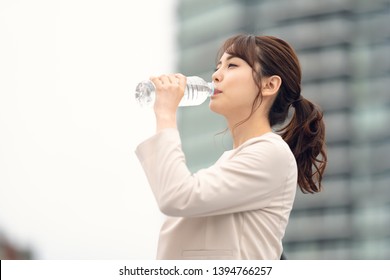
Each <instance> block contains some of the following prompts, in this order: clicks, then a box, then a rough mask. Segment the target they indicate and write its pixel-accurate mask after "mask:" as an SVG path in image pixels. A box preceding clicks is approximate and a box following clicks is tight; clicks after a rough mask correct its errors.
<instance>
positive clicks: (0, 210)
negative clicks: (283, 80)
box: [0, 0, 390, 259]
mask: <svg viewBox="0 0 390 280" xmlns="http://www.w3.org/2000/svg"><path fill="white" fill-rule="evenodd" d="M128 2H129V3H128ZM132 2H134V1H119V0H112V1H103V0H102V1H88V0H81V1H60V0H57V1H34V3H30V1H27V0H25V1H4V0H2V1H0V59H1V60H0V74H1V75H0V135H1V136H0V258H1V259H8V258H23V259H25V258H33V259H34V258H37V259H121V258H122V259H153V258H154V256H155V246H156V242H157V237H158V230H159V227H160V224H161V221H162V216H161V215H160V214H159V211H158V209H157V207H156V206H155V203H154V199H153V196H152V194H151V192H150V190H149V189H148V186H147V182H146V180H145V177H144V176H143V174H142V170H141V169H140V167H139V165H138V163H137V161H136V159H135V155H134V153H133V150H134V149H135V147H136V145H137V143H138V142H139V141H141V140H142V139H143V138H145V137H147V136H149V135H150V134H152V133H153V130H154V122H153V121H154V120H153V113H152V112H151V111H149V110H145V109H142V110H141V109H140V108H138V107H137V106H136V105H135V104H134V100H133V99H132V97H133V96H132V94H133V92H132V89H133V88H134V87H135V85H136V83H137V82H138V81H140V80H142V79H145V78H147V77H149V76H150V75H153V74H160V73H166V72H182V73H183V74H185V75H199V76H202V77H203V78H205V79H207V80H210V79H211V74H212V71H213V69H214V68H215V57H216V51H217V49H218V47H219V46H220V44H221V43H222V42H223V41H224V40H225V39H226V38H228V37H229V36H231V35H234V34H237V33H241V32H244V33H253V34H259V35H273V36H278V37H281V38H282V39H285V40H286V41H288V42H289V43H290V44H291V45H292V46H293V47H294V48H295V49H296V51H297V53H298V56H299V58H300V61H301V64H302V70H303V87H302V88H303V92H302V94H303V95H304V96H305V97H306V98H309V99H311V100H312V101H314V102H316V103H318V104H319V105H320V106H321V107H322V108H323V110H324V115H325V122H326V126H327V145H328V159H329V163H328V169H327V172H326V176H325V179H324V191H323V192H321V193H319V194H315V195H309V194H305V195H304V194H301V193H298V195H297V199H296V203H295V205H294V209H293V212H292V214H291V218H290V223H289V225H288V228H287V232H286V236H285V239H284V247H285V253H286V255H287V258H289V259H389V258H390V226H389V225H390V132H389V125H388V121H389V120H390V90H389V86H390V28H389V26H390V0H257V1H255V0H215V1H206V0H172V1H158V0H155V1H153V0H149V1H142V2H141V1H139V3H138V2H134V3H132ZM161 2H162V3H161ZM179 127H180V131H181V135H182V139H183V148H184V151H185V153H186V156H187V162H188V164H189V165H190V168H191V169H192V170H193V171H195V170H197V169H199V168H203V167H207V166H209V165H211V164H212V163H213V162H214V161H215V160H216V159H217V158H218V157H219V156H220V154H221V153H222V152H223V151H224V150H227V149H230V147H231V139H230V136H229V134H228V133H222V134H219V133H220V132H221V131H223V130H224V129H225V128H226V124H225V123H224V120H223V119H222V118H221V117H219V116H217V115H214V114H213V113H211V112H210V111H209V109H208V106H207V104H204V105H201V106H200V107H196V108H180V109H179Z"/></svg>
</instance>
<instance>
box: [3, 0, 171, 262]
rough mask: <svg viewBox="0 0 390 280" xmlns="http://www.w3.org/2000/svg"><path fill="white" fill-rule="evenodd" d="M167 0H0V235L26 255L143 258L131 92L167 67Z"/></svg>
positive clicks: (142, 203) (136, 111)
mask: <svg viewBox="0 0 390 280" xmlns="http://www.w3.org/2000/svg"><path fill="white" fill-rule="evenodd" d="M175 5H176V2H175V0H169V1H167V0H165V1H160V0H154V1H153V0H142V1H129V0H35V1H30V0H0V233H1V234H3V235H4V236H5V237H6V238H7V239H9V241H11V242H12V243H14V244H15V245H17V246H21V247H22V248H25V249H31V250H32V251H33V253H34V256H35V257H36V258H38V259H154V258H155V250H156V244H157V238H158V231H159V228H160V225H161V221H162V214H160V212H159V210H158V209H157V206H156V204H155V201H154V198H153V196H152V193H151V191H150V188H149V186H148V184H147V181H146V179H145V177H144V174H143V171H142V170H141V168H140V166H139V163H138V161H137V159H136V157H135V154H134V149H135V147H136V145H137V144H138V143H139V142H140V141H141V140H143V139H144V138H145V137H148V136H150V135H151V134H152V133H153V132H154V128H155V126H154V115H153V113H152V112H151V111H150V109H140V108H138V106H137V105H136V104H135V102H134V100H133V92H134V88H135V86H136V84H137V82H139V81H140V80H143V79H145V78H148V77H149V76H150V75H154V74H161V73H168V72H173V71H174V70H173V69H174V63H175V61H174V59H175V57H174V51H175V46H174V36H175V29H174V26H175V25H174V22H175V13H174V9H173V8H174V7H175Z"/></svg>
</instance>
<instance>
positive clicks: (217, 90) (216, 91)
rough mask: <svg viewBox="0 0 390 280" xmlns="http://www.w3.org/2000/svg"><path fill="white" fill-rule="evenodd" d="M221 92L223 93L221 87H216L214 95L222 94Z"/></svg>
mask: <svg viewBox="0 0 390 280" xmlns="http://www.w3.org/2000/svg"><path fill="white" fill-rule="evenodd" d="M220 93H222V91H220V90H219V89H217V88H216V89H214V95H217V94H220Z"/></svg>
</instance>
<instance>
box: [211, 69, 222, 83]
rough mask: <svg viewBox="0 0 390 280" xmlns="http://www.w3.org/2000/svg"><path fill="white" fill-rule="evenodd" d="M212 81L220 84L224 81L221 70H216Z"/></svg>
mask: <svg viewBox="0 0 390 280" xmlns="http://www.w3.org/2000/svg"><path fill="white" fill-rule="evenodd" d="M211 79H212V80H213V82H220V81H221V79H222V75H221V73H220V71H219V70H216V71H215V72H214V73H213V75H211Z"/></svg>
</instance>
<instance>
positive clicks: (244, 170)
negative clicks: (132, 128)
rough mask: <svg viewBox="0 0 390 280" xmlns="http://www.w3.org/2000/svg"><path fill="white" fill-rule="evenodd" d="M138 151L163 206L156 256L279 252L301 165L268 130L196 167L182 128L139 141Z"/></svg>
mask: <svg viewBox="0 0 390 280" xmlns="http://www.w3.org/2000/svg"><path fill="white" fill-rule="evenodd" d="M136 154H137V156H138V158H139V161H140V163H141V165H142V167H143V169H144V171H145V174H146V177H147V178H148V181H149V184H150V187H151V189H152V191H153V194H154V196H155V198H156V201H157V204H158V206H159V208H160V210H161V211H162V212H163V213H164V214H166V215H167V218H166V220H165V222H164V224H163V226H162V228H161V232H160V237H159V245H158V252H157V259H279V258H280V255H281V253H282V250H283V247H282V238H283V236H284V233H285V230H286V226H287V223H288V219H289V215H290V212H291V209H292V206H293V202H294V198H295V193H296V189H297V165H296V161H295V158H294V156H293V154H292V152H291V150H290V148H289V147H288V145H287V144H286V143H285V142H284V140H283V139H282V138H281V137H280V136H279V135H277V134H275V133H272V132H269V133H266V134H263V135H261V136H259V137H255V138H252V139H250V140H247V141H246V142H245V143H243V144H242V145H240V146H239V147H237V148H235V149H233V150H230V151H227V152H225V153H224V154H223V155H222V156H221V157H220V158H219V160H218V161H217V162H216V163H215V164H214V165H212V166H211V167H209V168H206V169H201V170H199V171H198V172H196V173H194V174H191V172H190V171H189V169H188V167H187V165H186V161H185V156H184V153H183V151H182V148H181V140H180V135H179V132H178V130H177V129H165V130H163V131H161V132H159V133H158V134H156V135H154V136H152V137H151V138H149V139H147V140H146V141H144V142H143V143H141V144H140V145H139V146H138V147H137V149H136Z"/></svg>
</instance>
